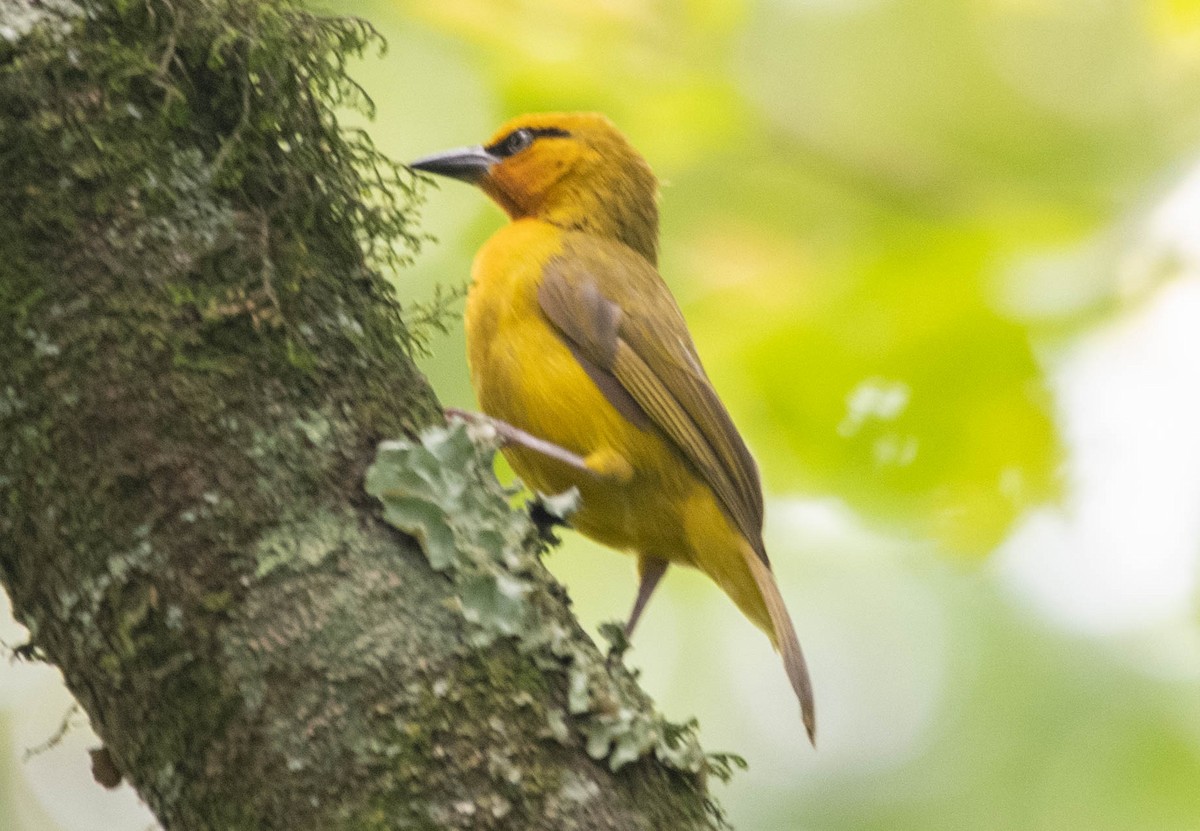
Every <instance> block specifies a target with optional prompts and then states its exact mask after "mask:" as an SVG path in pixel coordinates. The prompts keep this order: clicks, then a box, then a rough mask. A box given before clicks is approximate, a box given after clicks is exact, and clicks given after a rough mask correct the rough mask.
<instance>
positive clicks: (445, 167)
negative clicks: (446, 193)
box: [409, 144, 500, 185]
mask: <svg viewBox="0 0 1200 831" xmlns="http://www.w3.org/2000/svg"><path fill="white" fill-rule="evenodd" d="M498 161H500V159H498V158H497V157H496V156H493V155H492V154H491V153H489V152H488V151H486V150H484V149H483V147H481V146H480V145H478V144H477V145H475V146H474V147H458V148H455V149H454V150H446V151H445V152H442V153H434V154H433V155H432V156H425V157H424V158H422V159H417V160H416V161H415V162H412V163H410V164H409V167H411V168H412V169H413V170H420V171H423V172H425V173H434V174H436V175H438V176H449V177H450V178H451V179H458V180H459V181H461V182H468V183H470V184H472V185H473V184H475V183H476V182H478V181H479V180H480V179H482V178H483V177H484V176H486V175H487V172H488V170H490V169H491V167H492V165H494V164H495V163H496V162H498Z"/></svg>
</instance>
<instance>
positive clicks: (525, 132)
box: [484, 127, 571, 159]
mask: <svg viewBox="0 0 1200 831" xmlns="http://www.w3.org/2000/svg"><path fill="white" fill-rule="evenodd" d="M569 135H571V134H570V133H568V132H567V131H566V130H562V129H560V128H558V127H521V128H519V129H516V130H513V131H512V132H511V133H509V134H508V135H507V136H505V137H504V138H502V139H500V140H499V141H497V142H495V143H494V144H489V145H488V146H487V147H485V148H484V149H485V150H487V152H489V153H491V154H492V155H493V156H498V157H500V158H502V159H504V158H508V157H509V156H515V155H516V154H517V153H520V152H521V151H522V150H524V149H525V148H527V147H528V146H529V145H531V144H533V142H534V141H535V140H536V139H539V138H565V137H567V136H569Z"/></svg>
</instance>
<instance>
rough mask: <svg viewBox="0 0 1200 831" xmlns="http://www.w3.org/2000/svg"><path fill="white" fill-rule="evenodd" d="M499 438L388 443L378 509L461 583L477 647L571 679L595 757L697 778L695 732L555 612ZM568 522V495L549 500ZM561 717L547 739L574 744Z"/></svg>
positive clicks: (463, 435) (372, 475) (571, 703)
mask: <svg viewBox="0 0 1200 831" xmlns="http://www.w3.org/2000/svg"><path fill="white" fill-rule="evenodd" d="M495 451H496V444H495V436H494V434H492V433H491V432H490V431H488V430H486V429H480V428H477V427H471V426H467V425H464V424H461V423H456V424H454V425H452V426H449V427H434V428H430V429H428V430H426V431H425V432H423V433H422V434H421V436H420V441H417V442H414V441H407V440H404V441H389V442H384V443H383V444H382V445H380V447H379V451H378V454H377V456H376V459H375V463H374V464H373V465H372V466H371V467H370V469H368V471H367V477H366V490H367V492H368V493H369V494H371V495H372V496H375V497H376V498H378V499H379V500H380V501H381V502H382V503H383V515H384V519H385V520H387V521H388V522H389V523H391V524H392V525H394V526H396V527H397V528H399V529H401V530H402V531H404V532H406V533H408V534H411V535H412V536H414V537H416V539H417V540H418V541H419V542H420V544H421V547H422V550H423V551H424V552H425V555H426V557H428V559H429V562H430V565H432V566H433V567H434V568H435V569H437V570H438V571H441V572H444V573H446V574H447V575H448V576H449V577H450V578H451V579H452V580H453V582H454V587H455V597H456V599H457V603H458V607H459V610H460V612H461V614H462V616H463V618H464V619H465V620H466V621H467V622H468V624H470V628H469V630H468V631H469V633H470V635H469V637H470V640H471V644H472V645H473V646H477V647H478V646H485V645H487V644H490V643H492V642H493V641H495V640H496V639H497V638H500V637H505V638H513V639H514V640H515V641H516V643H517V645H518V648H519V649H520V650H521V651H522V652H523V653H525V654H527V655H529V656H530V657H531V658H532V659H533V660H534V661H535V663H536V664H537V665H539V666H540V667H542V668H544V669H548V670H551V671H560V672H564V673H565V674H566V680H567V695H566V701H565V709H566V712H567V713H568V714H569V715H570V716H571V723H572V725H573V726H574V728H575V729H576V730H577V731H578V733H579V734H580V735H581V737H582V741H583V744H584V747H585V748H586V750H587V753H588V755H590V756H591V757H592V758H593V759H596V760H598V761H604V762H606V763H607V764H608V766H609V767H610V769H612V770H613V771H618V770H620V769H621V768H623V767H625V766H626V765H628V764H630V763H633V762H636V761H637V760H639V759H642V758H644V757H646V756H654V757H655V758H657V759H658V760H659V761H660V762H663V763H664V764H666V765H668V766H670V767H672V768H675V769H676V770H679V771H684V772H687V773H690V774H697V775H699V774H703V773H704V772H706V770H707V759H706V756H705V754H704V753H703V751H702V750H701V749H700V745H699V743H698V741H697V738H696V725H695V724H694V723H693V722H689V723H687V724H682V725H679V724H672V723H670V722H668V721H667V720H666V719H664V718H663V717H662V715H661V714H659V713H658V712H657V711H655V709H654V708H653V706H652V705H651V704H650V702H649V701H648V699H647V698H646V697H645V695H644V694H643V693H642V692H641V691H640V690H639V689H638V688H637V686H636V684H635V682H634V679H633V677H632V675H631V674H630V673H629V672H628V671H627V670H625V669H624V667H623V666H620V665H617V664H612V663H610V662H609V661H607V660H606V659H605V658H604V657H603V656H601V655H600V653H599V652H598V651H597V650H596V648H595V646H594V645H593V644H591V643H590V642H589V641H587V640H586V639H585V638H583V637H582V636H581V633H579V632H578V630H577V628H576V627H575V626H574V625H573V624H572V622H571V621H570V620H568V619H565V618H564V617H563V616H562V615H561V614H560V613H558V612H556V610H558V609H561V606H560V605H559V604H558V603H556V602H555V600H554V597H553V593H554V592H555V591H561V589H559V588H558V587H557V586H555V585H554V583H553V581H552V579H551V578H550V577H549V575H548V574H547V573H546V571H545V570H544V569H543V568H542V566H541V563H540V561H539V560H538V553H539V552H540V551H541V548H542V546H541V545H540V543H539V542H538V540H539V539H540V538H539V535H538V529H537V528H536V526H535V525H534V524H533V523H532V522H531V521H530V519H529V517H528V516H526V515H525V514H524V513H521V512H518V511H514V510H513V509H512V507H511V505H510V498H511V496H512V494H511V493H510V492H508V491H506V490H505V489H504V488H503V487H501V485H500V483H499V482H498V481H497V480H496V477H495V475H494V473H493V472H492V459H493V456H494V455H495ZM544 502H548V504H549V505H550V506H553V508H554V509H555V510H556V511H558V512H559V513H560V514H561V515H564V516H565V515H568V514H569V510H570V508H571V506H572V504H573V499H572V498H571V497H567V498H551V499H550V500H544ZM563 715H564V714H563V709H561V708H559V707H556V706H553V705H548V706H547V707H546V710H545V724H546V735H547V737H548V738H553V739H556V740H559V741H565V740H567V738H568V735H569V734H568V732H567V725H566V722H565V720H564V717H563Z"/></svg>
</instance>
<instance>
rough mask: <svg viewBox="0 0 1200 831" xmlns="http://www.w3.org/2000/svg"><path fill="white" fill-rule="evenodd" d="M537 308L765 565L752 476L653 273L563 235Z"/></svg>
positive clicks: (609, 246)
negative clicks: (691, 474) (654, 433)
mask: <svg viewBox="0 0 1200 831" xmlns="http://www.w3.org/2000/svg"><path fill="white" fill-rule="evenodd" d="M538 303H539V305H540V306H541V309H542V311H543V313H545V315H546V317H547V318H548V319H549V320H550V322H551V323H552V324H553V325H554V327H555V328H556V329H557V330H558V332H559V334H560V335H561V336H562V338H563V340H564V341H565V342H566V344H567V345H568V346H569V347H570V349H571V351H572V353H573V354H574V355H575V357H576V359H577V360H578V361H579V363H580V365H581V366H582V367H583V368H584V370H585V371H586V372H587V373H588V375H589V376H590V377H591V378H592V380H593V381H595V383H596V385H597V387H599V388H600V390H601V392H602V393H603V394H604V395H605V397H606V398H607V399H608V400H609V402H610V403H612V405H613V406H614V407H615V408H616V409H617V410H618V411H619V412H621V413H622V414H623V415H624V416H625V417H626V418H628V419H629V420H630V421H631V422H632V423H634V424H635V425H637V426H638V427H640V428H641V429H650V428H652V427H653V428H657V429H659V430H660V431H661V432H662V433H664V434H665V435H666V437H667V438H668V439H669V440H670V441H671V442H673V443H674V444H675V445H676V446H677V447H678V448H679V450H680V451H681V452H682V454H683V456H684V457H685V458H686V459H687V460H688V461H689V462H690V463H691V464H692V466H693V467H694V468H695V469H696V471H697V472H698V473H699V474H700V476H701V478H702V479H703V480H704V481H705V483H707V484H708V486H709V487H710V488H712V491H713V493H714V494H716V496H717V499H718V501H719V502H720V503H721V505H722V507H723V508H724V509H725V512H726V513H727V514H728V516H729V517H730V518H731V519H732V520H733V521H734V523H735V524H736V525H737V527H738V530H740V531H741V532H742V534H743V535H744V536H745V537H746V539H747V540H748V541H749V542H750V543H751V545H752V546H753V547H754V549H755V551H756V552H757V553H758V555H759V557H761V558H762V560H763V562H767V555H766V551H765V549H764V547H763V544H762V523H763V501H762V485H761V483H760V481H759V477H758V468H757V466H756V465H755V463H754V458H753V457H752V456H751V455H750V451H749V450H748V449H747V448H746V444H745V442H743V441H742V437H741V436H740V435H739V434H738V431H737V428H736V427H734V425H733V420H732V419H731V418H730V417H729V413H728V412H727V411H726V409H725V406H724V405H723V404H722V403H721V400H720V398H718V397H717V393H716V391H715V390H714V389H713V386H712V383H711V382H710V381H709V379H708V376H707V374H706V373H705V372H704V368H703V367H702V366H701V364H700V358H699V356H698V355H697V353H696V348H695V346H694V345H693V343H692V339H691V336H690V335H689V334H688V330H687V325H686V323H685V322H684V319H683V315H682V313H680V311H679V307H678V305H677V304H676V303H675V299H674V298H673V297H672V296H671V293H670V290H669V289H668V288H667V286H666V284H665V283H664V282H663V280H662V278H661V277H660V276H659V274H658V272H657V271H656V270H655V269H654V267H653V266H652V265H651V264H650V263H649V262H647V261H646V260H645V259H644V258H642V257H641V256H640V255H639V254H637V253H635V252H634V251H632V250H630V249H628V248H626V247H625V246H623V245H619V244H617V243H610V242H607V241H605V240H601V239H597V238H595V237H591V236H583V235H582V234H580V235H570V234H568V235H566V239H565V241H564V247H563V251H562V253H561V254H559V255H558V256H556V257H554V258H553V259H551V260H550V261H549V262H548V263H547V264H546V267H545V270H544V272H543V275H542V280H541V282H540V284H539V286H538Z"/></svg>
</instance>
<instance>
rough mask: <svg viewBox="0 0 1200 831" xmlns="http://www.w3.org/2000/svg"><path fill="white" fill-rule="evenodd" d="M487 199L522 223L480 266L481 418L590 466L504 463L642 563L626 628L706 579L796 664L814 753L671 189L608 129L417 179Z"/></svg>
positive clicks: (529, 145)
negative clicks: (451, 183) (672, 222)
mask: <svg viewBox="0 0 1200 831" xmlns="http://www.w3.org/2000/svg"><path fill="white" fill-rule="evenodd" d="M413 166H414V167H415V168H417V169H422V170H428V171H430V172H434V173H440V174H443V175H449V176H453V177H455V178H459V179H464V180H467V181H471V182H473V183H476V184H478V185H479V186H480V187H481V188H482V189H483V190H484V191H485V192H487V193H488V195H490V196H491V197H492V198H493V199H495V200H496V202H497V203H498V204H500V206H501V207H503V208H504V209H505V211H506V212H507V213H508V214H509V215H510V217H512V220H513V221H512V222H511V223H510V224H509V225H507V226H505V227H504V228H502V229H500V230H499V231H498V232H496V234H495V235H494V236H492V238H491V239H490V240H488V242H487V243H486V244H485V245H484V247H483V248H482V249H481V250H480V251H479V253H478V255H477V256H476V258H475V264H474V267H473V270H472V285H471V290H470V293H469V295H468V298H467V309H466V332H467V351H468V360H469V363H470V370H471V380H472V383H473V385H474V387H475V391H476V393H477V395H478V397H479V403H480V406H481V407H482V409H483V411H484V412H485V413H486V414H487V415H488V416H490V417H492V418H495V419H499V420H500V421H503V422H506V423H507V424H509V425H512V426H513V427H516V428H519V429H520V430H523V431H525V432H526V433H529V434H532V435H533V436H535V437H537V438H539V439H542V440H545V441H548V442H550V443H552V444H554V445H557V446H558V447H559V448H562V449H564V450H566V451H569V452H570V453H573V454H576V455H577V456H579V457H582V459H583V463H582V465H572V464H568V463H567V462H565V461H562V460H560V459H558V458H553V457H551V456H550V455H547V454H546V453H543V452H539V451H538V450H535V449H531V448H530V447H528V446H525V445H522V444H520V443H512V444H509V445H508V446H506V447H504V448H503V452H504V454H505V456H506V457H507V458H508V460H509V462H510V463H511V464H512V467H513V469H514V470H515V471H516V472H517V474H518V475H519V476H520V477H521V479H523V480H524V481H525V483H526V484H527V485H528V486H529V487H531V488H533V489H535V490H537V491H540V492H543V493H559V492H561V491H564V490H567V489H568V488H570V487H572V486H574V487H577V488H579V491H580V495H581V497H582V498H581V503H580V507H579V509H578V511H577V513H576V514H575V515H574V516H573V517H572V524H573V525H575V527H576V528H578V529H579V530H580V531H581V532H582V533H584V534H586V535H587V536H589V537H592V538H593V539H596V540H598V541H600V542H602V543H604V544H605V545H608V546H611V547H613V548H616V549H619V550H622V551H627V552H630V553H633V554H635V555H636V556H637V557H638V566H639V573H640V575H641V577H642V584H641V589H640V591H639V594H638V602H637V604H636V605H635V608H634V612H633V614H632V615H631V618H630V622H629V627H628V629H629V630H630V631H632V627H633V625H634V624H635V623H636V621H637V618H638V616H639V614H640V612H641V609H642V606H643V605H644V603H645V601H646V600H647V599H648V598H649V596H650V594H651V592H652V591H653V589H654V586H655V585H656V583H657V581H658V578H659V577H661V575H662V573H663V571H664V570H665V569H666V566H667V564H669V563H676V564H679V565H686V566H691V567H694V568H698V569H700V570H701V571H703V572H704V573H705V574H707V575H708V576H709V577H711V578H712V579H713V580H714V581H715V582H716V583H717V585H719V586H720V587H721V588H722V589H723V590H724V591H725V593H726V594H728V595H729V596H730V598H732V599H733V601H734V602H735V603H736V604H737V605H738V608H740V609H741V610H742V612H743V613H744V614H745V615H746V616H747V617H748V618H749V619H750V620H751V621H753V622H754V623H755V624H756V625H757V626H758V627H759V628H761V629H762V630H763V631H764V632H766V633H767V635H768V636H769V637H770V638H771V641H772V643H773V644H774V645H775V646H776V647H777V648H778V649H780V651H781V652H782V653H783V657H784V664H785V667H786V668H787V671H788V676H789V678H790V680H791V682H792V686H793V688H794V689H795V691H796V694H797V696H798V697H799V699H800V702H801V708H802V713H803V716H804V721H805V725H806V726H807V728H808V731H809V735H810V737H811V736H812V735H813V733H814V730H815V718H814V715H813V704H812V691H811V687H810V685H809V680H808V673H807V669H806V668H805V665H804V658H803V655H802V653H801V651H800V645H799V642H798V641H797V639H796V635H795V631H794V629H793V627H792V623H791V620H790V618H789V617H788V614H787V610H786V608H785V607H784V604H783V599H782V597H781V596H780V594H779V590H778V587H777V586H776V584H775V579H774V576H773V575H772V573H771V570H770V565H769V562H768V560H767V555H766V551H765V549H764V548H763V544H762V493H761V486H760V485H759V481H758V472H757V468H756V467H755V465H754V462H753V459H752V458H751V457H750V455H749V452H748V451H747V450H746V448H745V445H744V444H743V443H742V441H741V438H740V436H738V434H737V430H736V429H735V428H734V426H733V423H732V421H731V420H730V419H729V416H728V413H727V412H726V411H725V409H724V407H723V406H722V405H721V403H720V400H719V399H718V398H717V396H716V393H715V391H714V390H713V389H712V386H711V383H710V382H709V380H708V378H707V376H706V375H705V374H704V370H703V368H702V367H701V366H700V362H699V358H698V357H697V356H696V352H695V348H694V347H693V345H692V342H691V337H690V336H689V334H688V332H687V327H686V325H685V323H684V320H683V316H682V315H681V314H680V312H679V309H678V307H677V306H676V304H675V301H674V299H673V298H672V297H671V295H670V292H669V291H668V290H667V287H666V285H665V284H664V283H663V281H662V279H661V277H659V275H658V272H657V270H656V260H657V244H658V222H657V205H656V201H655V200H656V189H657V184H656V182H655V180H654V177H653V174H652V173H651V172H650V169H649V167H648V166H647V165H646V164H645V162H644V161H643V160H642V159H641V157H640V156H639V155H638V154H637V153H636V152H635V151H634V150H633V148H632V147H631V146H630V145H629V144H628V142H627V141H626V140H625V139H624V137H623V136H621V134H620V133H619V132H618V131H617V130H616V128H615V127H613V126H612V125H611V123H610V122H609V121H608V120H607V119H605V118H603V117H602V116H596V115H590V114H569V115H541V116H525V117H522V118H520V119H516V120H514V121H512V122H509V124H507V125H505V126H504V127H503V128H501V130H500V131H499V132H498V133H497V135H496V136H495V137H494V139H493V140H492V141H491V142H490V143H489V144H488V145H487V146H486V147H474V148H464V149H462V150H457V151H451V152H449V153H444V154H439V155H438V156H433V157H429V158H428V159H424V160H421V161H420V162H416V163H414V165H413Z"/></svg>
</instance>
